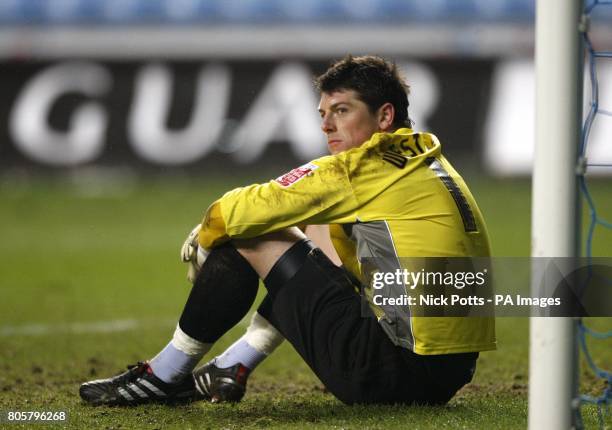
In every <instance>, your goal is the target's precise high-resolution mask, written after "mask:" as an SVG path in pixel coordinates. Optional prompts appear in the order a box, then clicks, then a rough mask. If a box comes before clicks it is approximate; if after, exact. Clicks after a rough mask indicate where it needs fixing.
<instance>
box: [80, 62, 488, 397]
mask: <svg viewBox="0 0 612 430" xmlns="http://www.w3.org/2000/svg"><path fill="white" fill-rule="evenodd" d="M317 86H318V89H319V90H320V93H321V99H320V103H319V113H320V115H321V128H322V130H323V132H324V133H325V134H326V136H327V142H328V147H329V150H330V152H331V154H332V155H331V156H327V157H323V158H319V159H317V160H313V161H312V162H310V163H308V164H305V165H304V166H301V167H299V168H296V169H294V170H292V171H291V172H289V173H287V174H285V175H283V176H281V177H279V178H277V179H276V180H273V181H270V182H269V183H266V184H262V185H260V184H255V185H251V186H248V187H243V188H238V189H235V190H232V191H230V192H228V193H226V194H225V195H224V196H223V197H221V198H220V199H219V200H217V201H216V202H214V203H213V204H212V205H211V206H210V207H209V208H208V210H207V212H206V214H205V216H204V220H203V221H202V224H201V229H200V231H199V232H197V237H198V247H197V249H196V248H195V247H194V246H189V243H188V244H187V246H186V248H185V255H184V257H185V258H187V259H190V258H193V256H194V255H196V256H197V255H198V254H199V255H200V257H201V258H200V262H203V264H202V267H201V270H199V272H198V273H197V277H196V279H195V282H194V285H193V289H192V291H191V294H190V296H189V298H188V300H187V303H186V305H185V309H184V311H183V314H182V316H181V319H180V321H179V325H178V327H177V330H176V332H175V334H174V337H173V339H172V341H171V342H170V344H169V345H168V346H167V347H166V348H165V349H164V350H163V351H162V352H160V354H158V355H157V356H156V357H155V358H153V360H151V362H150V363H141V364H139V365H138V366H135V367H132V368H130V369H129V370H128V372H125V373H123V374H121V375H119V376H116V377H114V378H109V379H104V380H98V381H92V382H88V383H86V384H83V385H82V386H81V390H80V394H81V397H82V398H83V399H84V400H86V401H88V402H91V403H94V404H135V403H142V402H148V401H159V400H176V399H182V398H193V397H203V398H207V399H212V400H234V399H239V398H240V397H241V395H242V393H243V392H244V390H243V388H244V385H245V383H246V377H247V375H248V372H249V369H252V368H253V367H254V366H255V365H256V364H257V361H258V359H261V358H262V356H265V354H266V353H269V352H271V351H272V349H273V348H274V346H275V344H277V343H278V341H279V340H280V339H282V337H284V338H286V339H287V340H288V341H289V342H290V343H291V344H292V345H293V347H294V348H295V349H296V350H297V352H298V353H299V354H300V355H301V356H302V358H303V359H304V360H305V361H306V363H307V364H308V365H309V366H310V367H311V369H312V370H313V371H314V373H315V374H316V375H317V376H318V377H319V378H320V379H321V381H322V382H323V384H324V385H325V386H326V387H327V389H328V390H329V391H330V392H331V393H333V394H334V395H335V396H336V397H337V398H339V399H340V400H341V401H343V402H345V403H348V404H353V403H407V404H412V403H419V404H441V403H445V402H447V401H448V400H449V399H450V398H451V397H452V396H453V395H454V394H455V393H456V391H457V390H458V389H459V388H461V387H462V386H463V385H465V384H466V383H468V382H469V381H470V380H471V378H472V376H473V373H474V370H475V366H476V361H477V358H478V353H479V352H480V351H485V350H491V349H494V348H495V334H494V321H493V319H492V318H451V317H447V318H431V317H428V318H419V317H415V316H412V315H410V311H409V308H407V307H401V306H398V307H395V306H387V307H377V306H374V305H373V304H371V308H370V309H369V310H367V312H365V314H367V315H364V310H363V309H362V306H361V299H360V297H359V295H358V293H357V292H356V291H359V290H360V288H361V285H360V284H359V281H358V280H357V279H360V278H361V275H362V274H361V267H360V264H359V262H360V261H363V259H364V258H367V257H376V261H377V262H380V264H381V268H382V266H384V267H385V268H389V267H390V268H392V269H395V268H397V269H399V268H400V267H399V264H400V263H399V258H401V257H466V256H467V257H469V256H482V257H486V256H489V252H490V251H489V241H488V235H487V232H486V227H485V224H484V221H483V218H482V215H481V213H480V211H479V209H478V207H477V205H476V202H475V201H474V199H473V197H472V195H471V193H470V192H469V190H468V188H467V186H466V185H465V183H464V182H463V180H462V179H461V177H460V176H459V175H458V174H457V172H456V171H455V170H454V169H453V167H452V166H451V165H450V163H449V162H448V161H447V160H446V159H445V158H444V156H443V155H442V150H441V145H440V143H439V141H438V140H437V138H436V137H435V136H434V135H432V134H429V133H423V132H415V131H413V130H412V129H410V125H411V124H410V119H409V117H408V98H407V93H408V87H407V86H406V85H405V83H404V81H403V79H402V78H401V77H400V76H399V75H398V72H397V69H396V67H395V65H394V64H391V63H389V62H387V61H385V60H384V59H381V58H379V57H373V56H366V57H351V56H349V57H346V58H345V59H343V60H341V61H339V62H337V63H336V64H334V65H332V66H331V67H330V68H329V69H328V70H327V71H326V72H325V73H324V74H323V75H321V76H320V77H319V78H318V79H317ZM316 224H329V225H330V233H331V237H332V240H333V242H334V249H335V250H336V251H337V253H338V255H339V257H340V259H341V261H342V263H343V267H338V266H337V265H335V264H334V263H333V262H332V261H331V260H330V258H329V257H327V256H326V255H325V253H324V252H322V251H321V249H319V248H318V247H316V246H315V245H314V244H313V243H312V241H310V240H308V239H307V238H306V236H305V235H304V233H303V232H302V231H301V230H299V229H298V228H297V227H296V226H301V225H316ZM195 234H196V232H194V235H195ZM323 236H324V235H323ZM200 248H201V250H200ZM332 254H333V253H332ZM196 262H197V261H196ZM381 271H383V270H381ZM384 271H391V270H384ZM258 279H263V281H264V285H265V287H266V289H267V290H268V294H267V296H266V298H265V299H264V301H263V302H262V304H261V305H260V307H259V309H258V312H257V313H256V314H255V317H254V320H253V321H252V324H251V326H250V327H249V329H248V330H247V334H246V335H245V337H246V338H247V340H248V339H251V340H252V339H257V341H254V343H255V344H257V342H260V344H258V345H253V344H252V343H251V342H243V343H241V341H243V340H245V338H243V339H241V340H239V341H238V342H237V343H236V344H234V345H233V346H232V347H230V350H229V351H226V353H224V354H222V355H221V356H220V357H218V358H217V359H216V360H214V361H213V362H210V363H208V364H206V365H204V366H203V367H201V368H199V369H197V370H195V371H194V372H193V378H192V377H191V375H190V373H191V370H192V369H193V368H194V367H195V365H196V364H197V362H198V361H199V360H200V359H201V358H202V356H203V355H204V354H205V353H206V352H207V351H208V350H209V349H210V347H211V346H212V344H213V343H214V342H215V341H216V340H218V339H219V338H220V337H221V336H222V335H223V334H224V333H226V332H227V331H228V330H229V329H230V328H232V327H233V326H234V325H235V324H237V323H238V322H239V321H240V320H241V319H242V318H243V317H244V315H245V314H246V313H247V312H248V310H249V308H250V306H251V305H252V303H253V301H254V299H255V295H256V292H257V285H258ZM368 316H370V317H368ZM254 333H258V334H261V336H252V335H253V334H254ZM250 335H251V336H250ZM281 335H282V337H281ZM249 348H250V349H249ZM251 353H252V354H251ZM236 356H240V357H245V359H244V361H247V362H249V360H251V359H252V361H251V362H250V366H247V365H245V363H243V362H242V361H238V362H237V363H235V364H234V365H233V366H232V365H231V363H232V361H235V358H236ZM232 357H233V358H232ZM249 357H250V358H249ZM241 360H242V359H241ZM228 363H229V364H230V366H227V364H228ZM194 384H195V388H196V389H197V391H196V390H195V389H194Z"/></svg>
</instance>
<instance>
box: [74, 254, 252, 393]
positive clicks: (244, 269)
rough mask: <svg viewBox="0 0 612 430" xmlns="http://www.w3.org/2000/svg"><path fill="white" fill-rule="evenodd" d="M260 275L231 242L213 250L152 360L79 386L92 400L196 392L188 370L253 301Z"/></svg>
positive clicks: (240, 317)
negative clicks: (169, 338) (171, 330)
mask: <svg viewBox="0 0 612 430" xmlns="http://www.w3.org/2000/svg"><path fill="white" fill-rule="evenodd" d="M258 285H259V278H258V276H257V274H256V273H255V272H254V271H253V269H252V268H251V266H250V265H249V264H248V262H247V261H246V260H245V259H244V258H243V257H242V256H241V255H240V254H239V253H238V252H237V251H236V249H235V248H234V247H233V246H232V245H231V244H227V245H223V246H220V247H218V248H215V249H214V250H213V251H212V252H211V253H210V255H209V257H208V258H207V260H206V261H205V263H204V265H203V267H202V269H201V271H200V273H199V274H198V277H197V279H196V281H195V282H194V286H193V288H192V290H191V293H190V295H189V298H188V300H187V303H186V304H185V308H184V310H183V314H182V315H181V318H180V321H179V324H178V327H177V330H176V331H175V334H174V337H173V339H172V341H171V342H170V343H169V344H168V345H167V346H166V348H164V350H162V351H161V352H160V353H159V354H158V355H157V356H156V357H155V358H154V359H153V360H152V362H151V364H150V365H149V364H148V363H142V364H140V365H138V366H134V367H131V368H130V370H129V371H128V372H125V373H123V374H121V375H118V376H117V377H114V378H109V379H103V380H96V381H91V382H88V383H85V384H83V385H81V388H80V395H81V397H82V398H83V400H85V401H87V402H89V403H92V404H136V403H145V402H150V401H160V400H163V401H165V400H174V399H177V398H179V397H180V398H188V397H193V396H194V395H195V386H194V383H193V380H192V378H191V371H192V370H193V368H194V367H195V366H196V365H197V362H198V361H199V360H200V359H201V358H202V356H203V355H204V354H205V353H206V352H207V351H208V350H209V349H210V347H211V345H212V344H213V343H214V342H215V341H216V340H217V339H219V337H221V336H222V335H223V334H224V333H225V332H226V331H227V330H229V329H230V328H231V327H233V326H234V325H235V324H237V323H238V322H239V321H240V320H241V319H242V318H243V317H244V315H246V313H247V312H248V310H249V308H250V307H251V305H252V304H253V301H254V300H255V296H256V294H257V288H258Z"/></svg>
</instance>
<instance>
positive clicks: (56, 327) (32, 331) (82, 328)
mask: <svg viewBox="0 0 612 430" xmlns="http://www.w3.org/2000/svg"><path fill="white" fill-rule="evenodd" d="M177 320H178V317H177V318H174V319H172V318H166V319H155V320H137V319H122V320H109V321H92V322H74V323H64V324H24V325H15V326H11V325H5V326H0V337H8V336H42V335H48V334H87V333H117V332H122V331H130V330H136V329H139V328H143V327H164V326H167V327H170V328H171V327H172V326H173V325H174V324H176V322H177ZM249 321H250V314H249V315H247V316H245V317H244V318H243V319H242V320H241V321H240V322H239V323H238V325H240V326H242V327H246V326H248V323H249Z"/></svg>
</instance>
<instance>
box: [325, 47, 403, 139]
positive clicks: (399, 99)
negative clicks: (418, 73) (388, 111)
mask: <svg viewBox="0 0 612 430" xmlns="http://www.w3.org/2000/svg"><path fill="white" fill-rule="evenodd" d="M315 86H316V87H317V89H318V90H319V91H320V92H322V93H332V92H334V91H340V90H353V91H355V92H356V93H357V94H358V97H359V99H360V100H361V101H363V102H364V103H365V104H366V105H368V108H369V109H370V112H372V113H374V112H376V110H377V109H378V108H379V107H381V106H382V105H383V104H385V103H387V102H388V103H391V104H392V105H393V107H394V108H395V118H394V120H393V126H394V127H396V128H400V127H410V126H411V125H412V121H411V120H410V117H409V116H408V105H409V103H408V94H409V93H410V87H409V86H408V85H407V84H406V82H404V79H403V77H402V76H401V75H400V72H399V71H398V69H397V66H396V65H395V63H391V62H389V61H387V60H385V59H384V58H381V57H378V56H375V55H366V56H363V57H353V56H352V55H347V56H346V57H344V58H343V59H342V60H340V61H337V62H335V63H334V64H332V65H331V66H330V67H329V69H327V71H326V72H325V73H323V74H322V75H321V76H319V77H317V78H316V79H315Z"/></svg>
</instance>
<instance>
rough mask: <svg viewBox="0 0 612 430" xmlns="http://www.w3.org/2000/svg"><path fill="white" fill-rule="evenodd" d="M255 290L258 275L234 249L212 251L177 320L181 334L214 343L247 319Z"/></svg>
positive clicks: (219, 248) (230, 246)
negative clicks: (243, 319)
mask: <svg viewBox="0 0 612 430" xmlns="http://www.w3.org/2000/svg"><path fill="white" fill-rule="evenodd" d="M258 286H259V277H258V276H257V273H256V272H255V271H254V270H253V268H252V267H251V265H250V264H249V263H248V261H247V260H245V259H244V257H243V256H242V255H240V253H239V252H238V251H237V250H236V248H234V246H233V245H231V244H229V243H228V244H224V245H221V246H219V247H217V248H214V249H213V250H212V251H211V253H210V255H209V256H208V258H207V259H206V261H205V262H204V265H203V266H202V269H200V272H199V273H198V276H197V278H196V280H195V282H194V283H193V288H192V289H191V293H190V294H189V298H188V299H187V303H186V304H185V308H184V309H183V313H182V315H181V319H180V320H179V326H180V328H181V330H183V331H184V332H185V333H186V334H187V335H188V336H190V337H192V338H194V339H196V340H199V341H200V342H205V343H214V342H215V341H217V340H218V339H219V338H220V337H221V336H223V335H224V334H225V333H226V332H227V331H228V330H229V329H231V328H232V327H233V326H235V325H236V324H237V323H238V322H240V320H241V319H242V318H243V317H244V316H245V315H246V313H247V312H248V311H249V309H250V308H251V305H252V304H253V302H254V301H255V297H256V295H257V287H258Z"/></svg>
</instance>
